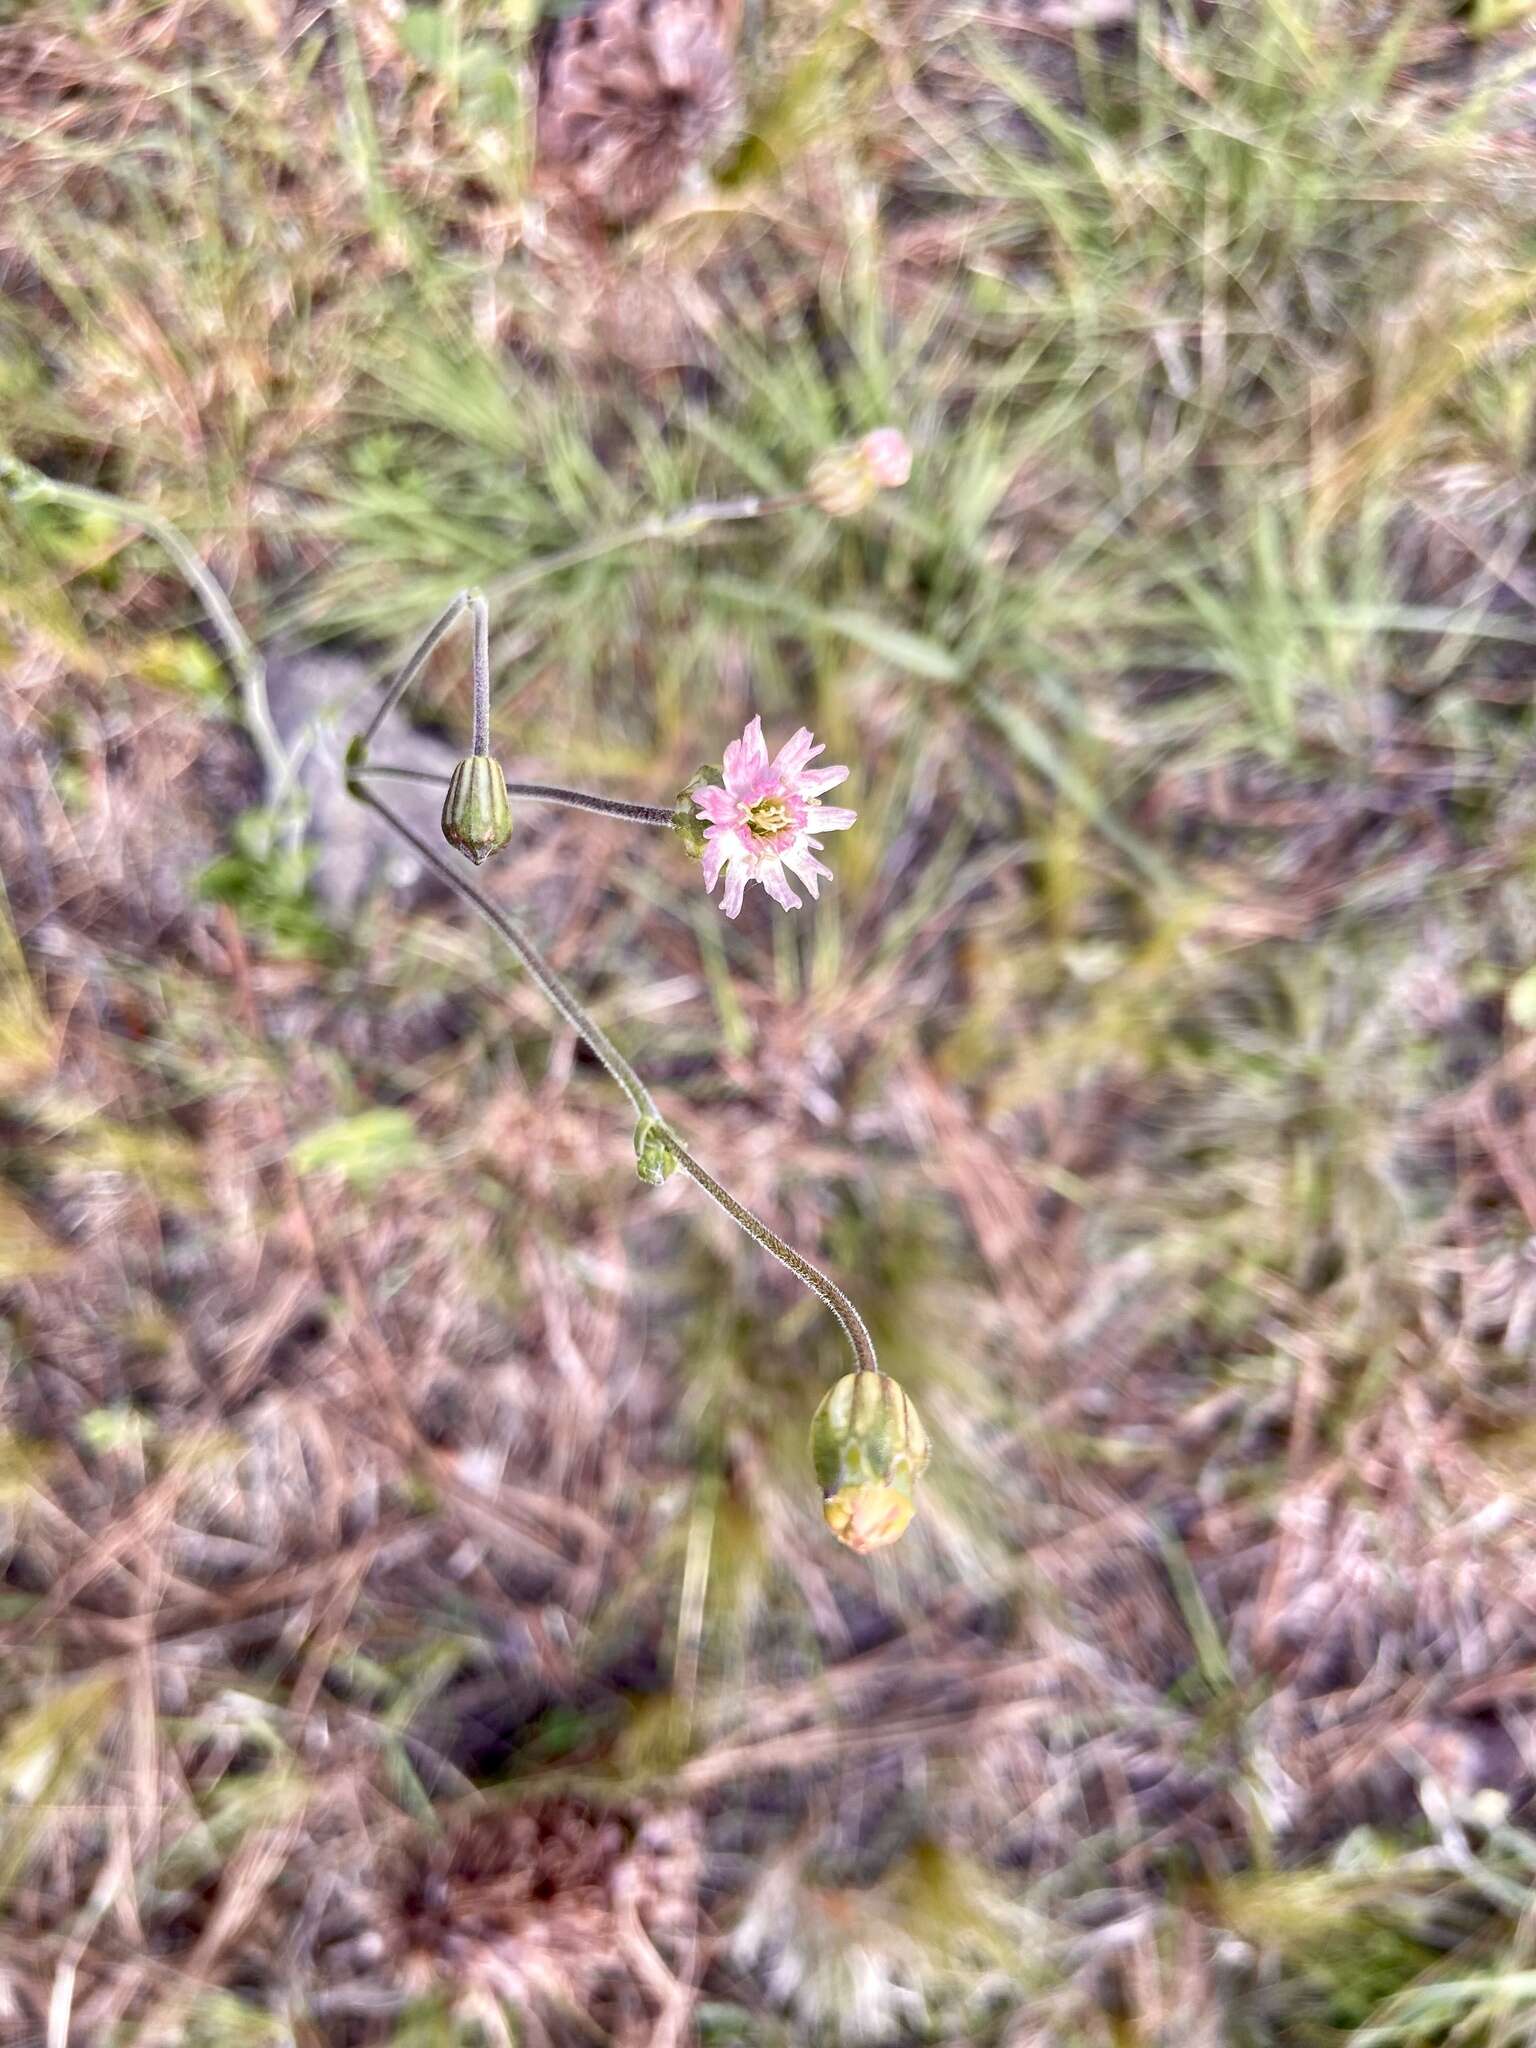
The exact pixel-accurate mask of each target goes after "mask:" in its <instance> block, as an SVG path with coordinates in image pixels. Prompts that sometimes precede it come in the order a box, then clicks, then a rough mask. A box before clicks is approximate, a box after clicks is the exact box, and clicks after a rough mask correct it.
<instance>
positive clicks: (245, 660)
mask: <svg viewBox="0 0 1536 2048" xmlns="http://www.w3.org/2000/svg"><path fill="white" fill-rule="evenodd" d="M0 489H4V490H5V491H6V492H7V493H8V494H9V496H10V497H12V498H13V499H14V500H15V502H16V503H17V504H25V503H26V502H27V500H28V499H35V500H41V501H42V502H43V503H46V504H53V505H73V506H74V507H75V508H76V509H77V510H78V511H82V512H106V513H108V514H109V515H110V516H111V517H112V518H113V519H116V520H119V521H120V522H121V523H122V524H124V525H126V526H136V527H138V528H139V530H140V531H141V532H142V533H147V534H148V535H149V537H150V539H151V540H152V541H154V542H156V543H157V545H158V546H159V547H161V548H162V549H163V550H164V551H165V553H166V554H167V555H169V556H170V558H171V560H172V561H173V562H174V563H175V564H176V567H177V568H178V569H179V570H180V571H181V573H182V575H183V576H184V577H185V578H186V580H187V582H188V583H189V584H190V585H191V587H192V589H193V590H194V591H195V592H196V593H197V595H198V597H199V598H200V599H201V600H202V606H203V610H204V611H205V612H206V613H207V615H208V623H209V625H210V626H211V627H212V628H213V631H214V636H215V638H216V639H217V640H218V643H219V645H220V647H221V648H222V649H223V651H224V659H225V660H226V661H227V662H228V663H229V666H230V672H231V673H232V674H233V676H234V678H235V681H236V682H237V683H238V685H239V687H240V699H241V706H242V709H243V711H244V714H245V723H246V726H247V728H248V729H249V731H250V735H251V739H252V741H253V742H254V743H255V747H256V751H257V753H258V754H260V756H261V764H262V766H263V768H264V769H265V770H266V774H267V784H268V787H269V789H270V790H271V791H272V802H273V803H274V804H277V803H279V802H281V800H282V799H283V798H284V797H285V796H286V795H287V793H288V789H289V786H290V783H291V781H292V777H293V764H292V762H291V761H290V760H289V757H288V750H287V748H286V747H285V746H284V745H283V742H282V740H281V738H280V737H279V736H278V731H277V727H276V726H275V725H274V724H273V723H272V713H271V709H270V707H269V705H268V703H267V671H266V667H265V664H264V663H263V661H262V659H261V656H260V655H259V654H258V653H257V652H256V649H255V648H254V647H253V646H252V644H251V641H250V638H249V636H248V635H247V633H246V630H245V628H244V626H242V625H241V623H240V621H239V620H238V619H237V618H236V617H235V613H234V608H233V606H232V605H231V604H230V601H229V599H228V598H227V597H226V596H225V595H224V592H223V590H222V589H221V588H220V586H219V582H218V579H217V578H216V577H215V576H214V575H213V573H212V571H211V570H210V569H209V568H208V566H207V564H206V563H205V562H204V561H203V559H202V557H201V555H199V554H198V552H197V550H196V549H195V548H194V547H193V546H192V543H191V542H190V541H189V540H186V539H185V538H184V537H183V536H182V535H181V534H179V533H178V532H177V531H176V528H175V527H174V526H172V525H171V524H170V523H169V522H168V521H167V520H164V519H162V518H161V517H160V515H159V513H158V512H154V511H151V509H150V508H149V506H147V505H139V504H135V503H134V501H133V500H132V499H130V498H114V497H113V496H112V495H111V493H110V492H108V491H93V490H91V489H90V488H89V487H88V486H87V485H85V484H65V483H58V482H56V481H55V480H54V478H52V477H51V476H46V475H44V473H43V471H42V470H40V469H34V468H33V467H32V466H31V464H30V463H26V462H21V461H19V460H17V458H16V457H14V456H6V457H4V458H0Z"/></svg>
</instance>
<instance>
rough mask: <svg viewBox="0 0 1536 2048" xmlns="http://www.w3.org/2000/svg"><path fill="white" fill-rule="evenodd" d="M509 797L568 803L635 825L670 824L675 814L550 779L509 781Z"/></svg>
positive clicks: (535, 801) (576, 808)
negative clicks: (553, 783)
mask: <svg viewBox="0 0 1536 2048" xmlns="http://www.w3.org/2000/svg"><path fill="white" fill-rule="evenodd" d="M507 795H508V796H525V797H527V798H528V799H529V800H530V801H531V802H533V803H536V804H567V805H569V806H570V808H571V809H572V810H577V811H596V812H597V813H598V814H599V815H600V816H601V817H604V818H627V819H628V820H629V822H630V823H631V824H632V825H670V824H671V823H672V813H671V812H670V811H669V810H666V809H664V808H663V807H662V805H660V804H632V803H630V802H628V801H627V799H625V798H624V797H621V796H590V795H588V793H587V791H586V790H584V789H555V788H554V787H552V786H551V785H550V784H549V783H547V782H509V783H508V784H507Z"/></svg>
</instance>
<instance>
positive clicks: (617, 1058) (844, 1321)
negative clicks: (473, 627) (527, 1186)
mask: <svg viewBox="0 0 1536 2048" xmlns="http://www.w3.org/2000/svg"><path fill="white" fill-rule="evenodd" d="M349 787H350V788H351V790H352V793H353V795H354V796H356V797H357V799H358V800H359V802H361V803H365V804H367V805H369V806H370V807H371V808H372V809H373V810H375V811H377V812H378V814H379V816H380V817H381V818H383V819H384V821H385V823H386V824H388V825H390V826H392V827H393V828H394V830H395V831H396V832H398V833H399V834H400V836H401V838H402V839H404V840H405V841H406V842H407V843H408V844H409V845H410V846H412V847H414V848H415V850H416V852H417V853H418V854H419V855H420V857H421V858H422V860H424V861H425V862H426V864H427V866H428V867H430V868H431V869H432V870H433V872H434V873H435V874H438V875H441V877H442V878H443V880H444V881H445V882H447V883H448V885H449V886H450V888H452V889H455V890H456V891H457V892H458V894H459V895H460V896H462V897H463V898H464V900H465V901H466V902H467V903H470V904H472V905H473V906H474V908H475V909H476V910H477V911H479V913H480V915H481V916H482V917H483V918H484V919H485V920H486V922H487V923H488V924H489V925H490V926H491V927H492V929H493V930H494V931H496V932H497V933H499V934H500V936H501V937H502V938H503V939H505V940H506V942H507V944H508V945H509V946H510V947H511V948H512V951H513V952H514V953H515V954H516V955H517V957H518V959H519V960H520V961H521V963H522V965H523V966H524V967H525V968H526V969H527V970H528V973H529V974H530V975H531V976H532V978H533V980H534V981H535V982H537V984H538V986H539V987H540V988H541V989H542V990H543V992H544V994H545V996H547V997H548V999H549V1001H550V1002H551V1003H552V1004H553V1006H554V1008H555V1009H556V1010H557V1011H558V1012H559V1013H560V1015H561V1016H562V1017H563V1018H564V1019H565V1021H566V1023H567V1024H569V1025H570V1027H571V1029H572V1030H573V1031H574V1032H575V1033H576V1035H577V1037H578V1038H580V1039H581V1040H582V1042H583V1043H584V1044H585V1045H586V1046H587V1047H588V1048H589V1049H590V1050H591V1051H592V1053H593V1054H594V1055H595V1056H596V1057H597V1058H598V1059H599V1060H600V1061H601V1062H602V1064H603V1065H604V1066H605V1067H606V1068H607V1070H608V1072H609V1074H610V1075H611V1076H612V1077H613V1079H614V1080H615V1081H616V1082H617V1083H618V1085H619V1087H620V1088H621V1089H622V1090H623V1092H624V1094H625V1095H626V1097H627V1098H628V1100H629V1103H630V1106H631V1108H632V1109H633V1110H634V1112H635V1114H636V1116H637V1117H650V1118H654V1120H655V1122H656V1125H657V1126H658V1129H659V1132H660V1134H661V1135H662V1136H664V1138H665V1140H666V1142H667V1144H668V1145H669V1146H670V1148H671V1150H672V1151H673V1153H674V1154H675V1155H676V1158H677V1163H678V1165H679V1166H680V1167H681V1168H682V1169H683V1171H684V1173H686V1174H687V1175H688V1177H689V1179H690V1180H692V1181H693V1182H695V1183H696V1185H697V1186H699V1187H701V1188H702V1189H703V1190H704V1192H705V1194H706V1195H708V1196H709V1197H710V1199H711V1200H712V1201H714V1202H715V1203H717V1204H718V1205H719V1207H720V1208H721V1209H723V1210H724V1211H725V1213H726V1215H727V1216H729V1217H730V1219H731V1221H732V1222H733V1223H734V1224H736V1226H737V1227H738V1228H739V1229H741V1230H743V1231H745V1232H746V1234H747V1236H748V1237H750V1238H751V1239H752V1242H753V1243H754V1244H756V1245H758V1246H759V1247H760V1248H761V1249H762V1250H763V1251H765V1252H767V1253H768V1254H769V1256H770V1257H771V1258H775V1259H777V1260H778V1261H779V1264H780V1265H781V1266H786V1267H787V1268H788V1269H789V1271H790V1272H791V1273H793V1274H794V1276H795V1278H796V1279H797V1280H798V1281H799V1282H800V1283H801V1285H802V1286H803V1287H807V1288H809V1289H810V1291H811V1293H812V1294H814V1295H815V1296H816V1298H817V1300H818V1301H819V1302H821V1303H822V1305H823V1306H824V1307H825V1308H827V1309H828V1310H830V1312H831V1313H832V1315H833V1316H835V1317H836V1319H837V1321H838V1323H839V1324H840V1325H841V1327H842V1331H843V1335H844V1336H845V1337H846V1338H847V1339H848V1343H849V1346H850V1347H851V1349H852V1351H853V1358H854V1364H855V1366H856V1367H857V1369H858V1370H859V1371H860V1372H878V1371H879V1370H880V1362H879V1360H878V1358H877V1357H876V1356H875V1346H874V1340H873V1338H872V1337H871V1336H870V1334H869V1330H868V1328H867V1326H866V1324H865V1322H864V1318H863V1317H862V1316H861V1315H860V1314H859V1312H858V1310H857V1309H856V1308H855V1307H854V1305H853V1303H852V1302H851V1301H850V1300H849V1299H848V1297H847V1295H846V1294H844V1292H843V1290H842V1289H841V1288H840V1287H839V1286H838V1284H837V1282H836V1281H835V1280H833V1279H831V1278H830V1277H829V1276H828V1275H827V1274H826V1273H823V1272H822V1270H821V1268H820V1267H819V1266H813V1265H812V1264H811V1262H810V1260H809V1259H807V1258H803V1257H802V1256H801V1254H800V1253H799V1252H797V1251H796V1250H795V1248H794V1246H793V1245H792V1244H788V1243H786V1241H785V1240H784V1239H783V1238H782V1237H780V1236H779V1234H778V1232H777V1231H776V1230H772V1229H770V1228H769V1226H768V1225H767V1224H766V1223H765V1222H764V1221H763V1219H762V1218H761V1217H760V1216H755V1215H754V1214H753V1213H752V1211H751V1210H750V1209H748V1208H747V1207H746V1206H745V1205H744V1204H743V1203H741V1202H738V1201H737V1199H736V1197H735V1196H734V1195H733V1194H731V1193H730V1191H729V1190H728V1189H726V1188H724V1187H722V1186H721V1185H720V1183H719V1181H717V1180H716V1179H715V1177H714V1175H713V1174H712V1173H710V1172H709V1171H708V1170H707V1169H706V1168H705V1167H703V1166H701V1165H700V1163H699V1161H698V1160H697V1159H695V1158H694V1157H693V1154H692V1153H691V1152H689V1151H688V1150H687V1148H686V1147H685V1146H684V1145H683V1144H682V1142H681V1140H680V1139H679V1138H678V1136H677V1134H676V1132H675V1131H673V1129H672V1128H671V1126H670V1125H669V1124H668V1123H667V1121H666V1119H665V1118H664V1117H663V1116H662V1115H661V1112H660V1111H659V1110H658V1109H657V1107H656V1104H655V1102H654V1101H653V1099H652V1097H651V1093H650V1090H649V1089H648V1088H647V1087H646V1085H645V1083H644V1082H643V1081H642V1080H641V1079H640V1076H639V1075H638V1074H637V1073H636V1072H635V1070H634V1068H633V1067H632V1066H631V1065H630V1064H629V1062H628V1060H626V1059H625V1058H624V1056H623V1054H622V1053H621V1052H620V1051H619V1050H618V1048H617V1047H616V1046H615V1045H614V1044H613V1041H612V1040H611V1039H610V1038H609V1037H608V1035H607V1033H606V1032H604V1031H603V1030H602V1028H601V1027H600V1026H599V1025H598V1024H596V1023H594V1022H593V1020H592V1018H591V1017H590V1016H589V1015H588V1014H587V1011H586V1010H585V1008H584V1007H583V1005H582V1004H581V1003H580V1002H579V1001H578V999H577V998H576V996H575V995H573V994H572V992H571V990H570V989H569V988H567V987H566V985H565V982H564V981H563V980H562V979H561V977H560V976H559V975H558V974H557V973H556V972H555V970H554V968H553V967H551V966H550V964H549V962H548V961H547V960H546V959H545V958H544V956H543V954H542V953H541V952H540V951H539V949H538V947H537V946H535V945H534V943H533V941H532V940H531V939H530V938H529V937H528V935H527V934H526V932H524V931H523V929H522V927H521V926H520V925H518V924H517V923H515V922H514V921H513V919H512V918H510V917H509V916H508V915H507V913H506V912H505V911H504V910H502V909H501V908H500V906H499V905H498V904H495V903H493V902H492V901H491V899H490V898H489V897H488V896H487V895H485V894H484V892H483V891H482V890H481V889H480V887H479V885H478V884H477V883H475V882H474V881H472V880H471V879H470V877H469V876H468V875H467V874H465V873H462V872H461V871H460V870H459V869H458V868H456V867H454V866H453V865H452V863H451V862H450V861H449V860H448V859H447V858H446V856H445V855H443V854H442V853H440V852H439V851H438V849H437V848H436V847H435V846H432V845H431V844H430V843H429V842H428V841H427V840H425V839H423V838H422V837H421V835H420V833H418V832H415V831H413V830H412V828H411V827H410V826H409V825H408V824H407V823H406V822H405V820H404V819H403V818H402V817H400V816H399V814H398V813H397V812H395V811H393V810H391V809H390V807H389V805H388V804H386V803H385V802H384V801H383V800H382V799H381V798H380V797H378V796H376V795H375V794H374V793H373V791H372V790H370V789H367V788H365V787H364V786H363V785H362V783H361V782H360V780H359V779H358V778H357V777H356V776H355V775H354V777H353V778H352V781H351V783H350V785H349Z"/></svg>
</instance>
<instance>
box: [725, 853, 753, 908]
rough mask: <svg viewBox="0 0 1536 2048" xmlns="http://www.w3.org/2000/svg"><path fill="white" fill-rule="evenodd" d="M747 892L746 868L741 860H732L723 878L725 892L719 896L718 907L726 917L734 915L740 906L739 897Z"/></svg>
mask: <svg viewBox="0 0 1536 2048" xmlns="http://www.w3.org/2000/svg"><path fill="white" fill-rule="evenodd" d="M746 893H747V870H746V866H745V864H744V863H743V862H741V861H739V860H738V861H732V863H731V871H730V873H729V874H728V875H727V876H726V878H725V893H724V895H723V896H722V897H721V898H720V908H721V909H722V910H723V911H724V912H725V914H726V916H727V917H734V916H735V915H736V913H737V911H738V910H740V908H741V899H742V897H743V896H745V895H746Z"/></svg>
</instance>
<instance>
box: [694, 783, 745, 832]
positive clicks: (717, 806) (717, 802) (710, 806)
mask: <svg viewBox="0 0 1536 2048" xmlns="http://www.w3.org/2000/svg"><path fill="white" fill-rule="evenodd" d="M693 804H694V809H695V810H696V811H698V812H699V814H700V815H701V816H702V817H705V818H708V819H709V821H710V823H711V824H712V825H733V824H735V822H736V810H737V804H736V799H735V797H733V796H729V795H727V793H726V792H725V791H724V790H723V789H716V787H715V786H714V784H713V783H711V784H710V785H709V787H708V788H707V789H696V790H695V791H694V792H693Z"/></svg>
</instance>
